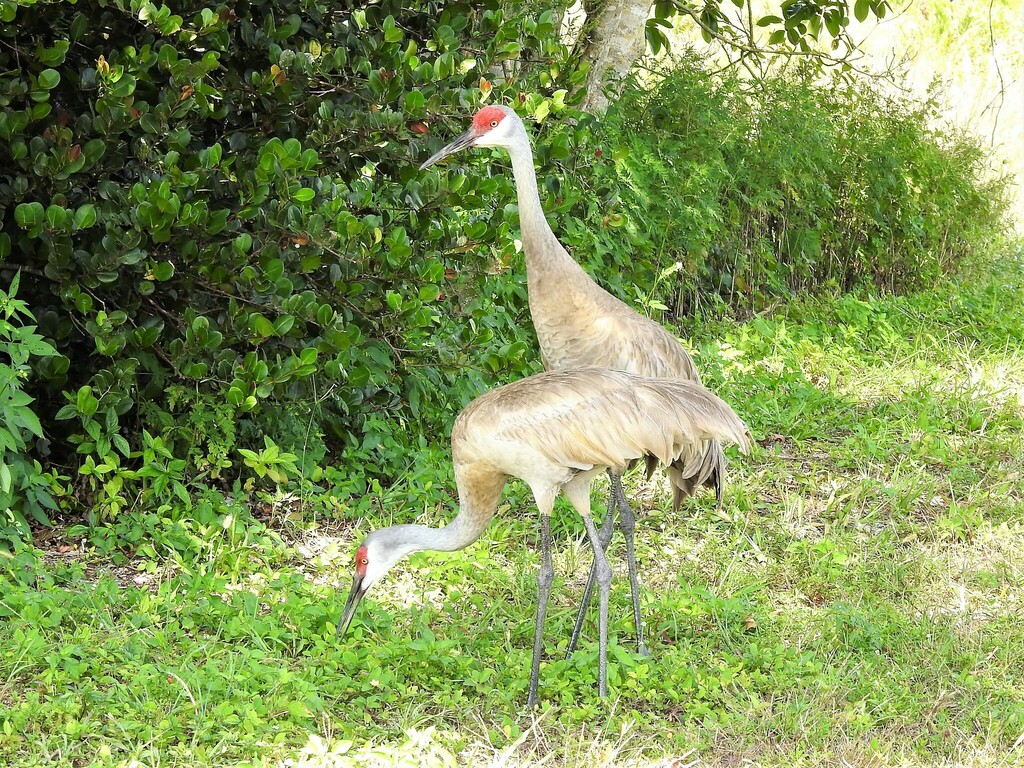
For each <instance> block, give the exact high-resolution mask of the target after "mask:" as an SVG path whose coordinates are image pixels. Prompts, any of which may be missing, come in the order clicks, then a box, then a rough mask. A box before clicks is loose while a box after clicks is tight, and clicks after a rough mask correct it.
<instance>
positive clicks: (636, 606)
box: [565, 470, 651, 658]
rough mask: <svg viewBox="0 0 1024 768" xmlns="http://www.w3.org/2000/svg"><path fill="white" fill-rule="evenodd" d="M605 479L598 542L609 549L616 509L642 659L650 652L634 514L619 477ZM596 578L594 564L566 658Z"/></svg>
mask: <svg viewBox="0 0 1024 768" xmlns="http://www.w3.org/2000/svg"><path fill="white" fill-rule="evenodd" d="M608 477H609V479H610V480H611V489H610V491H609V495H608V514H607V515H606V516H605V518H604V522H603V523H601V532H600V541H601V547H602V551H604V550H605V549H607V548H608V542H610V541H611V538H612V534H613V533H614V530H615V529H614V527H613V525H612V523H613V515H614V513H615V508H616V507H618V509H619V522H620V526H621V528H622V532H623V534H624V535H625V538H626V563H627V566H628V568H629V591H630V594H631V596H632V598H633V623H634V624H635V626H636V646H637V651H638V652H639V653H640V654H641V655H643V656H650V655H651V652H650V651H649V650H648V649H647V645H646V644H645V643H644V625H643V619H642V618H641V616H640V585H639V583H638V581H637V575H636V553H635V551H634V549H633V530H634V528H635V526H636V515H634V514H633V509H632V508H631V507H630V506H629V503H628V502H627V501H626V494H625V493H624V492H623V490H622V480H621V476H620V475H616V474H614V473H612V472H611V470H609V471H608ZM596 577H597V566H596V563H595V565H594V567H593V568H591V569H590V578H588V579H587V586H586V587H585V588H584V590H583V599H582V600H581V601H580V610H579V613H578V614H576V626H574V627H573V630H572V636H571V637H570V638H569V645H568V647H567V648H566V651H565V657H566V658H569V656H571V655H572V653H573V651H575V650H576V644H577V643H578V642H579V639H580V632H581V631H582V629H583V620H584V618H586V614H587V608H588V607H589V606H590V600H591V598H592V597H593V595H594V582H595V580H596Z"/></svg>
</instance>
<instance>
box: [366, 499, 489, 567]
mask: <svg viewBox="0 0 1024 768" xmlns="http://www.w3.org/2000/svg"><path fill="white" fill-rule="evenodd" d="M491 515H493V512H492V513H491ZM491 515H485V516H483V517H482V518H481V517H479V516H475V515H471V514H465V513H464V511H463V510H460V511H459V514H457V515H456V516H455V519H454V520H452V521H451V522H450V523H448V525H445V526H442V527H441V528H432V527H430V526H427V525H415V524H409V525H395V526H392V527H391V528H387V529H383V530H382V531H380V532H378V533H377V534H375V535H378V536H381V537H383V538H385V539H386V540H388V541H389V546H388V549H389V550H391V551H392V552H393V553H394V555H395V557H396V559H397V558H401V557H405V556H406V555H409V554H412V553H413V552H421V551H423V550H425V549H429V550H432V551H435V552H454V551H455V550H457V549H463V548H465V547H468V546H469V545H470V544H472V543H473V542H474V541H476V540H477V539H479V538H480V536H481V534H483V532H484V529H485V528H487V524H488V523H489V522H490V519H491Z"/></svg>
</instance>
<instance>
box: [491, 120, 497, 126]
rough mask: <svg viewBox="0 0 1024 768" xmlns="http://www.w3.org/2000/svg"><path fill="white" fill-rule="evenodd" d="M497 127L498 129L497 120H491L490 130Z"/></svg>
mask: <svg viewBox="0 0 1024 768" xmlns="http://www.w3.org/2000/svg"><path fill="white" fill-rule="evenodd" d="M497 127H498V121H497V120H491V128H497Z"/></svg>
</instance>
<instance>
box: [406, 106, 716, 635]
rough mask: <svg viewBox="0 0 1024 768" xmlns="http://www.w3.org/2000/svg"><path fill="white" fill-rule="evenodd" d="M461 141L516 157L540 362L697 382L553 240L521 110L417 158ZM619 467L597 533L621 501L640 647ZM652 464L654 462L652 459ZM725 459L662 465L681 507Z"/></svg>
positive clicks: (646, 322) (655, 331)
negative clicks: (506, 152)
mask: <svg viewBox="0 0 1024 768" xmlns="http://www.w3.org/2000/svg"><path fill="white" fill-rule="evenodd" d="M467 147H502V148H504V149H506V150H507V151H508V154H509V156H510V157H511V159H512V173H513V175H514V176H515V182H516V190H517V192H518V196H519V224H520V227H521V229H522V238H523V251H524V252H525V254H526V282H527V289H528V292H529V302H530V314H531V316H532V317H533V324H534V327H535V328H536V330H537V339H538V341H539V342H540V352H541V359H542V361H543V363H544V368H545V369H547V370H549V371H550V370H563V369H567V368H577V367H580V366H600V367H604V368H612V369H614V370H619V371H628V372H629V373H634V374H637V375H639V376H645V377H650V378H667V379H680V380H683V381H693V382H696V383H698V384H699V383H700V374H699V373H698V372H697V367H696V366H695V365H694V364H693V360H692V359H690V356H689V354H687V352H686V350H685V349H684V348H683V346H682V345H681V344H680V343H679V342H678V341H677V340H676V339H675V337H674V336H672V334H670V333H669V332H668V331H666V330H665V329H664V328H663V327H662V326H660V325H658V324H657V323H655V322H654V321H653V320H651V319H649V318H647V317H644V316H643V315H641V314H639V313H638V312H636V311H635V310H633V309H632V308H631V307H629V306H627V305H626V304H624V303H623V302H621V301H619V299H617V298H615V297H614V296H612V295H611V294H610V293H608V291H606V290H604V289H603V288H601V287H600V286H599V285H598V284H597V283H595V282H594V281H593V280H592V279H591V278H590V276H589V275H588V274H587V273H586V272H584V271H583V268H582V267H580V265H579V264H577V263H576V261H575V260H574V259H573V258H572V256H570V255H569V253H568V252H567V251H566V250H565V248H563V247H562V244H561V243H559V242H558V239H557V238H556V237H555V234H554V232H552V231H551V226H550V225H549V224H548V221H547V219H546V218H545V216H544V210H543V208H542V207H541V203H540V196H539V195H538V193H537V175H536V173H535V171H534V168H533V151H532V149H531V148H530V138H529V136H528V135H527V133H526V128H525V127H524V126H523V122H522V120H520V119H519V116H518V115H516V113H515V112H514V111H513V110H512V109H510V108H508V107H503V106H490V107H484V108H483V109H481V110H480V111H479V112H477V114H476V116H475V117H474V118H473V124H472V125H471V126H470V128H469V130H468V131H467V132H466V133H464V134H463V135H462V136H460V137H459V138H457V139H456V140H455V141H453V142H452V143H451V144H449V145H448V146H446V147H444V148H443V149H441V150H440V151H439V152H437V153H436V154H434V155H433V156H432V157H430V158H429V159H428V160H427V161H426V162H425V163H423V165H422V166H420V167H421V168H426V167H428V166H430V165H433V164H434V163H436V162H438V161H439V160H442V159H443V158H445V157H448V156H449V155H452V154H454V153H456V152H458V151H460V150H462V149H465V148H467ZM623 469H624V468H622V467H618V468H613V470H612V471H611V472H610V473H609V474H610V477H611V495H610V498H609V503H608V514H607V516H606V517H605V522H604V524H602V526H601V541H602V545H603V546H604V547H607V545H608V542H609V541H610V539H611V536H612V530H613V529H612V519H613V514H614V511H615V508H616V506H617V507H618V509H619V514H620V521H621V527H622V532H623V534H624V536H625V540H626V563H627V567H628V570H629V582H630V591H631V593H632V598H633V619H634V622H635V623H636V637H637V647H638V649H639V651H640V652H641V653H643V654H645V655H646V654H647V648H646V646H645V645H644V640H643V629H642V622H641V618H640V597H639V588H638V586H637V578H636V556H635V554H634V549H633V529H634V525H635V516H634V514H633V510H632V509H631V508H630V506H629V504H628V503H627V502H626V498H625V495H624V494H623V492H622V483H621V480H620V477H621V471H622V470H623ZM649 469H653V467H650V465H649ZM724 469H725V455H724V454H723V453H722V447H721V445H720V444H719V443H718V442H717V441H715V440H713V439H712V440H709V441H708V442H707V443H706V444H705V445H704V447H703V450H702V452H700V453H699V454H695V455H690V456H688V458H687V460H686V461H681V460H674V461H673V462H672V463H671V464H670V465H669V466H668V468H667V472H668V476H669V479H670V481H671V483H672V487H673V508H675V509H678V508H679V505H680V503H681V501H682V499H683V497H685V496H688V495H690V494H691V493H692V492H693V490H694V489H695V488H698V487H701V486H710V487H713V488H714V489H715V491H716V495H717V497H718V502H719V504H721V501H722V485H723V482H724ZM596 576H597V565H596V563H595V566H594V569H593V570H592V571H591V574H590V579H589V581H588V582H587V588H586V590H585V592H584V597H583V601H582V605H581V606H580V612H579V615H578V616H577V619H576V626H575V628H574V629H573V634H572V638H571V639H570V641H569V653H571V652H572V650H573V649H574V648H575V646H576V641H577V640H578V638H579V634H580V630H581V629H582V627H583V619H584V617H585V614H586V609H587V605H588V604H589V602H590V598H591V595H592V593H593V589H594V580H595V577H596Z"/></svg>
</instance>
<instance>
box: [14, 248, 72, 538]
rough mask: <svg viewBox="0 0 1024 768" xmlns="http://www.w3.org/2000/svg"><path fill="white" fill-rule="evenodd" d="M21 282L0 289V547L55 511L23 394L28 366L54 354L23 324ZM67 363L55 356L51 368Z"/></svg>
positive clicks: (51, 478) (39, 433)
mask: <svg viewBox="0 0 1024 768" xmlns="http://www.w3.org/2000/svg"><path fill="white" fill-rule="evenodd" d="M0 237H2V236H0ZM20 278H21V275H20V273H19V274H16V275H15V276H14V279H13V280H12V281H11V285H10V287H9V288H8V289H7V290H6V291H4V290H3V289H0V355H2V357H0V545H3V544H6V543H8V542H12V541H14V540H16V539H23V538H25V537H26V536H27V535H28V533H29V525H28V518H33V519H35V520H36V521H37V522H40V523H43V524H46V523H48V522H49V520H48V517H47V510H55V509H57V507H56V504H55V503H54V501H53V497H52V496H51V495H50V491H51V489H52V486H53V484H54V483H55V482H56V475H55V473H53V472H44V471H43V468H42V466H40V464H39V462H38V461H37V460H36V459H34V458H33V457H32V456H31V449H32V448H33V447H35V444H36V442H37V441H43V439H44V438H43V428H42V425H41V424H40V421H39V416H38V414H37V413H36V412H35V411H34V410H33V409H32V408H31V407H30V406H31V405H32V402H33V400H32V398H31V397H30V396H29V395H28V394H27V393H25V392H24V391H23V389H24V386H23V385H24V383H25V381H27V379H28V378H29V375H30V373H31V368H30V366H29V362H30V361H31V360H32V359H33V358H36V359H39V358H55V357H57V350H55V349H54V348H53V347H52V346H51V345H50V344H49V343H47V342H46V340H45V339H44V338H43V337H42V336H40V335H39V334H38V333H36V327H35V326H34V325H22V323H23V322H24V321H25V320H31V319H33V318H32V314H31V313H30V312H29V311H28V309H27V308H26V306H25V302H23V301H22V300H20V299H18V298H16V296H17V293H18V285H19V282H20ZM5 358H6V360H5ZM66 364H67V361H66V360H63V359H61V358H59V357H57V360H56V362H55V363H54V366H55V368H58V369H59V368H60V367H61V366H63V365H66Z"/></svg>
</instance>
